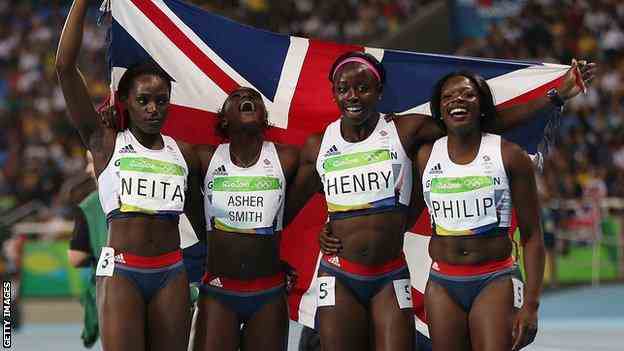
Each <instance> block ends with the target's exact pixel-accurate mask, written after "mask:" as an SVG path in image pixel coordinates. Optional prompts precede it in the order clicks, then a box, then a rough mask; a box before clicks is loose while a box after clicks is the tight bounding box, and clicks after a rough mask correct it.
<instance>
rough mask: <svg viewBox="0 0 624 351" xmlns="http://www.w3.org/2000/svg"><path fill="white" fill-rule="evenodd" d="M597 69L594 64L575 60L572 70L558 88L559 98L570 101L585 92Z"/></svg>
mask: <svg viewBox="0 0 624 351" xmlns="http://www.w3.org/2000/svg"><path fill="white" fill-rule="evenodd" d="M596 69H597V66H596V64H595V63H593V62H587V61H585V60H579V61H577V60H576V59H573V60H572V65H571V67H570V69H569V70H568V72H566V74H565V76H564V77H563V82H562V83H561V85H560V86H559V88H558V90H559V96H561V98H563V99H564V100H569V99H571V98H573V97H575V96H577V95H578V94H579V93H580V92H585V90H586V87H587V85H589V83H590V82H591V81H592V79H594V76H595V74H596Z"/></svg>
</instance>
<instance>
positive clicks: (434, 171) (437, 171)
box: [429, 163, 442, 174]
mask: <svg viewBox="0 0 624 351" xmlns="http://www.w3.org/2000/svg"><path fill="white" fill-rule="evenodd" d="M429 174H442V165H440V163H438V164H437V165H435V166H433V167H431V169H430V170H429Z"/></svg>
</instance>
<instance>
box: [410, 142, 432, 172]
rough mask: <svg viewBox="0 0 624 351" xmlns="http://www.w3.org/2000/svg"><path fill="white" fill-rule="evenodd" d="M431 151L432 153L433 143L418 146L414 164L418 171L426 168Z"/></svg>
mask: <svg viewBox="0 0 624 351" xmlns="http://www.w3.org/2000/svg"><path fill="white" fill-rule="evenodd" d="M431 151H433V143H425V144H422V145H420V147H419V148H418V151H417V152H416V157H414V159H415V160H416V163H417V165H418V169H419V170H420V171H421V173H422V170H423V169H425V167H426V166H427V162H429V158H430V157H431Z"/></svg>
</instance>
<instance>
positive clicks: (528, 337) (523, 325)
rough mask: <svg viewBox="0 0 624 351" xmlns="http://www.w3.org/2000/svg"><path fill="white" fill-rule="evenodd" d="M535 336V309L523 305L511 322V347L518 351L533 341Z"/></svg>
mask: <svg viewBox="0 0 624 351" xmlns="http://www.w3.org/2000/svg"><path fill="white" fill-rule="evenodd" d="M536 335H537V308H534V307H531V306H529V305H528V304H526V303H525V304H524V305H523V306H522V308H521V309H520V310H519V311H518V313H517V314H516V316H515V317H514V321H513V339H512V341H513V347H512V348H511V350H512V351H518V350H520V349H521V348H523V347H525V346H527V345H529V344H530V343H532V342H533V340H535V336H536Z"/></svg>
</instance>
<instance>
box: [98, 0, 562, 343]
mask: <svg viewBox="0 0 624 351" xmlns="http://www.w3.org/2000/svg"><path fill="white" fill-rule="evenodd" d="M109 4H110V6H111V10H112V17H113V21H112V25H111V46H110V51H109V55H110V66H111V88H112V90H113V91H114V90H116V87H117V84H118V82H119V79H120V78H121V76H122V74H123V72H124V71H125V69H126V68H127V67H130V66H131V65H133V64H135V63H138V62H141V61H145V60H146V59H148V58H152V59H153V60H155V61H156V62H157V63H158V64H159V65H160V66H161V67H162V68H163V69H164V70H165V71H167V73H169V75H170V76H171V77H172V78H173V79H174V82H173V87H172V93H171V107H170V110H169V111H170V112H169V117H168V120H167V123H166V125H165V128H164V133H165V134H168V135H171V136H173V137H175V138H177V139H180V140H184V141H187V142H190V143H196V144H206V143H218V142H219V138H218V137H217V136H216V135H215V132H214V125H215V121H216V118H215V115H216V113H217V112H218V111H219V109H220V108H221V106H222V104H223V102H224V101H225V98H226V97H227V95H228V93H229V92H231V91H233V90H234V89H235V88H237V87H239V86H247V87H252V88H254V89H256V90H257V91H259V92H260V93H261V94H262V97H263V100H264V103H265V104H266V107H267V110H268V113H269V119H270V122H271V124H272V125H273V126H274V128H272V129H271V131H270V132H269V133H268V137H269V138H270V139H272V140H274V141H277V142H282V143H288V144H295V145H301V144H302V143H303V142H304V141H305V139H306V138H307V136H308V135H309V134H310V133H314V132H319V131H322V130H323V129H324V128H325V127H326V126H327V125H328V124H329V123H330V122H332V121H334V120H335V119H337V118H338V117H339V110H338V108H337V107H336V105H335V103H334V102H333V101H332V97H331V83H330V82H329V81H328V79H327V75H328V71H329V69H330V67H331V64H332V63H333V61H334V60H335V59H336V58H337V57H338V56H339V55H341V54H342V53H345V52H348V51H352V50H360V51H365V52H368V53H370V54H372V55H373V56H375V57H376V58H377V59H378V60H379V61H381V62H382V63H383V65H384V67H385V69H386V71H387V76H386V77H387V81H386V84H385V86H384V94H383V99H382V100H381V101H380V103H379V111H380V112H383V113H389V112H395V113H410V112H417V113H423V114H429V105H428V100H429V97H430V95H431V91H432V87H433V85H434V84H435V82H436V81H437V80H438V79H439V78H440V77H442V76H443V75H445V74H447V73H449V72H452V71H457V70H462V69H463V70H471V71H474V72H477V73H479V74H481V75H482V76H483V77H485V78H486V79H487V80H488V83H489V84H490V86H491V87H492V88H493V92H494V97H495V101H496V104H497V105H513V104H517V103H520V102H525V101H528V100H530V99H532V98H535V97H538V96H543V94H544V93H545V92H546V91H547V90H548V89H550V88H551V87H554V86H556V85H558V83H559V81H560V80H561V78H562V76H563V75H564V74H565V72H566V70H567V68H568V66H563V65H554V64H544V63H535V62H520V61H505V60H492V59H477V58H469V57H456V56H446V55H433V54H422V53H412V52H403V51H395V50H385V49H378V48H370V47H363V46H356V45H342V44H335V43H331V42H325V41H319V40H313V39H307V38H300V37H295V36H288V35H281V34H276V33H271V32H267V31H263V30H258V29H255V28H252V27H249V26H245V25H241V24H238V23H236V22H233V21H231V20H228V19H226V18H223V17H219V16H216V15H214V14H211V13H208V12H205V11H203V10H201V9H199V8H197V7H194V6H192V5H189V4H186V3H184V2H182V1H179V0H121V1H120V0H111V1H110V2H109ZM546 123H547V118H546V117H543V118H536V119H534V120H533V121H532V122H531V123H529V124H527V125H525V126H523V127H522V128H519V129H517V130H514V131H513V133H511V134H509V135H507V137H508V139H512V140H513V141H515V142H517V143H518V144H520V145H522V146H523V147H524V148H525V149H526V150H527V151H529V152H530V153H533V152H535V151H536V147H537V145H538V143H539V142H540V140H542V137H543V130H544V127H545V125H546ZM325 214H326V209H325V205H324V201H321V199H320V198H319V197H317V198H315V199H313V200H312V201H310V203H309V204H308V205H307V206H306V208H305V209H304V210H303V211H302V213H300V215H299V216H298V217H297V218H296V219H295V221H294V222H293V224H292V225H290V226H289V228H287V230H286V231H285V233H284V235H283V240H282V256H283V258H284V259H285V260H286V261H288V262H289V263H290V264H291V265H292V266H293V267H295V268H296V269H297V271H298V274H299V279H298V282H297V286H296V287H295V291H294V293H293V294H292V296H291V297H290V313H291V318H292V319H293V320H296V321H299V322H301V323H303V324H306V325H308V326H311V327H313V326H314V320H315V310H316V295H315V291H316V290H315V284H314V281H315V280H314V279H313V277H315V276H316V273H315V272H316V267H317V265H318V243H317V235H318V232H319V229H320V228H321V225H322V224H323V223H324V222H325V219H326V215H325ZM429 231H430V226H429V223H428V216H427V215H425V214H423V215H421V218H420V220H419V223H418V224H417V225H416V226H415V227H414V228H413V229H412V232H410V233H406V240H405V253H406V256H407V259H408V263H409V267H410V272H411V276H412V286H413V289H412V292H413V297H414V302H415V307H416V310H415V313H416V315H415V318H416V324H417V328H418V329H419V331H421V332H423V333H424V334H425V335H428V332H427V327H426V324H425V323H426V317H425V315H424V310H423V306H422V292H423V291H424V287H425V283H426V280H427V274H428V270H429V266H430V264H431V261H430V259H429V257H428V254H427V249H426V248H427V245H428V236H427V235H428V233H429ZM414 233H419V234H420V235H413V234H414Z"/></svg>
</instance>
